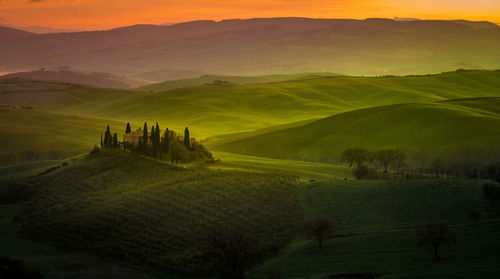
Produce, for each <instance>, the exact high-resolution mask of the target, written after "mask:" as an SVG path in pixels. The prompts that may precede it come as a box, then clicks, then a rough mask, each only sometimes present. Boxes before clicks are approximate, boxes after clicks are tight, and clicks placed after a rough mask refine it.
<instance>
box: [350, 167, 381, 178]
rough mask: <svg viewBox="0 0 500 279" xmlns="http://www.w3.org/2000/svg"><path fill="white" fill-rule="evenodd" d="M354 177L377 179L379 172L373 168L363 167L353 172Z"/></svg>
mask: <svg viewBox="0 0 500 279" xmlns="http://www.w3.org/2000/svg"><path fill="white" fill-rule="evenodd" d="M352 175H353V176H354V177H355V178H356V179H376V178H378V176H377V171H376V170H375V169H373V168H371V167H368V166H365V165H361V166H358V167H356V168H355V169H353V170H352Z"/></svg>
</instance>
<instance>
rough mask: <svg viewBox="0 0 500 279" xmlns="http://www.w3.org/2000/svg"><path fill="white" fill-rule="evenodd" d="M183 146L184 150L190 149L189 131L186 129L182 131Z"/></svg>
mask: <svg viewBox="0 0 500 279" xmlns="http://www.w3.org/2000/svg"><path fill="white" fill-rule="evenodd" d="M184 146H186V149H190V148H191V145H190V144H189V129H188V127H186V129H184Z"/></svg>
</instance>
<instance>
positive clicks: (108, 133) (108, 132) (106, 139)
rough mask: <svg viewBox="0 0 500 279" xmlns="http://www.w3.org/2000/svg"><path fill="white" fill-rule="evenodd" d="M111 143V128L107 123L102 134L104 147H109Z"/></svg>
mask: <svg viewBox="0 0 500 279" xmlns="http://www.w3.org/2000/svg"><path fill="white" fill-rule="evenodd" d="M112 145H113V136H112V135H111V130H110V129H109V125H108V126H107V128H106V133H105V134H104V147H106V148H109V147H111V146H112Z"/></svg>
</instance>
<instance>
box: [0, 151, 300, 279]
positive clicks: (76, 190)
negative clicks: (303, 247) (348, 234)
mask: <svg viewBox="0 0 500 279" xmlns="http://www.w3.org/2000/svg"><path fill="white" fill-rule="evenodd" d="M296 188H297V180H296V179H295V178H292V177H287V176H283V175H276V174H268V173H256V172H253V173H250V172H243V171H234V170H226V171H220V170H219V171H213V170H208V169H206V168H204V167H203V165H200V166H198V167H197V168H195V167H193V168H181V167H176V166H172V165H170V164H166V163H162V162H159V161H156V160H152V159H147V158H143V157H140V156H137V155H133V154H130V153H124V152H121V151H115V150H111V151H110V150H103V151H101V153H99V154H97V155H93V156H92V157H89V156H84V157H82V158H80V159H78V160H76V161H74V162H73V161H71V162H69V165H67V166H63V167H61V168H59V169H57V170H55V171H53V172H51V173H48V174H45V175H42V176H38V177H37V178H35V180H28V181H27V182H26V183H24V184H20V185H19V184H18V185H12V186H7V187H6V186H2V187H1V188H0V190H1V191H2V193H1V194H2V196H3V197H7V198H6V199H8V197H9V196H11V195H14V196H16V193H18V192H19V191H24V193H32V196H31V198H32V199H33V202H31V203H29V204H26V205H25V206H24V207H23V210H22V212H21V213H20V215H19V216H18V217H19V218H20V219H19V220H20V222H21V231H20V232H21V233H22V234H23V235H24V236H26V237H28V238H29V239H32V240H36V241H42V242H45V243H52V244H55V245H57V246H62V247H65V248H73V249H80V250H86V251H91V252H93V253H97V254H100V255H105V256H108V257H114V258H117V259H121V260H125V261H129V262H133V263H137V264H140V265H145V266H150V267H161V268H163V269H167V270H170V271H176V272H184V273H197V272H201V271H212V270H213V268H214V262H213V261H214V260H213V258H212V259H211V260H207V258H206V253H207V250H209V249H210V248H209V247H210V242H209V241H210V239H209V237H210V235H209V234H210V233H211V232H214V233H215V232H217V233H220V234H222V235H224V234H226V233H232V232H233V231H239V232H241V233H243V235H244V238H245V241H258V243H259V246H258V247H256V250H255V253H257V254H258V255H260V256H268V255H271V254H273V253H275V252H276V251H277V250H278V249H279V248H282V247H283V246H284V245H286V244H287V243H288V242H289V241H290V239H291V237H292V236H293V234H294V232H295V229H296V226H297V223H298V222H300V221H301V214H302V212H301V209H300V203H299V201H298V196H297V191H296Z"/></svg>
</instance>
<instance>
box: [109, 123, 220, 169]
mask: <svg viewBox="0 0 500 279" xmlns="http://www.w3.org/2000/svg"><path fill="white" fill-rule="evenodd" d="M149 131H150V132H149ZM130 133H132V129H131V127H130V123H127V126H126V128H125V134H130ZM121 145H123V150H124V151H131V152H137V153H141V154H143V155H146V156H150V157H153V158H156V159H160V160H170V161H171V163H172V164H174V163H175V164H178V163H179V162H182V163H188V162H192V161H200V160H207V159H212V158H213V156H212V154H211V153H210V152H209V151H208V150H207V149H206V148H205V147H204V146H203V145H202V144H200V143H198V142H197V141H196V139H195V138H192V137H190V134H189V129H188V127H186V129H185V130H184V136H181V135H178V134H177V133H176V132H175V131H173V130H169V129H168V128H166V129H165V130H164V131H163V132H162V130H161V129H160V126H159V124H158V122H157V123H156V125H152V126H151V130H149V129H148V124H147V122H144V127H143V129H142V136H140V137H139V141H138V142H137V143H130V142H127V141H123V142H119V141H118V135H117V133H114V134H111V131H110V128H109V125H108V126H107V129H106V132H105V133H104V137H103V136H102V134H101V147H104V148H119V147H120V146H121Z"/></svg>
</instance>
